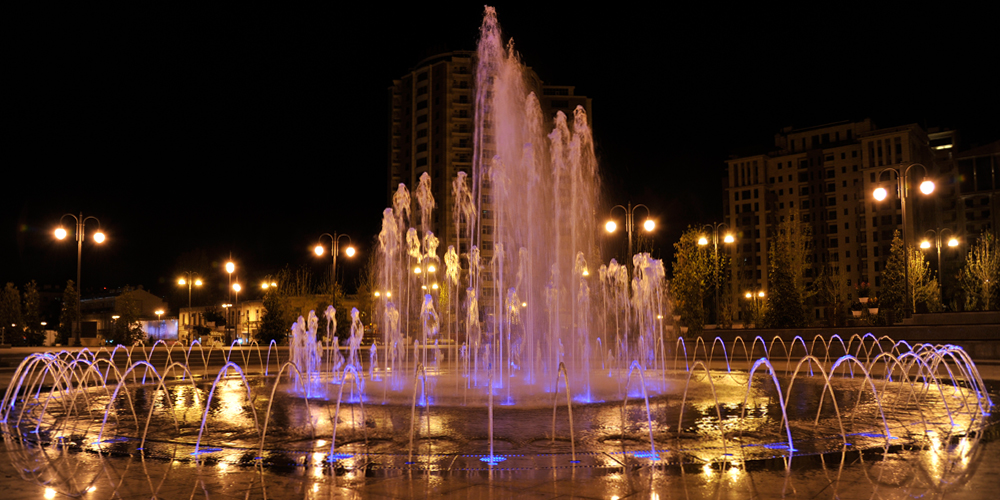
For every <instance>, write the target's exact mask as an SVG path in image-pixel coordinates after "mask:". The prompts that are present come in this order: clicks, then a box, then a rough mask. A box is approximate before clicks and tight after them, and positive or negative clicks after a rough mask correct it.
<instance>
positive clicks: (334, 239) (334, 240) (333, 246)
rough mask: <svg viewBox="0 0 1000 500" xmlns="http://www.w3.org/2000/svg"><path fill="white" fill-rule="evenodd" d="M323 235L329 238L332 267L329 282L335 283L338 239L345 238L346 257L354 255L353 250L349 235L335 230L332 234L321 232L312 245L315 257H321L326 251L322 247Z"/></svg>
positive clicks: (338, 251) (338, 252)
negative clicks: (313, 245)
mask: <svg viewBox="0 0 1000 500" xmlns="http://www.w3.org/2000/svg"><path fill="white" fill-rule="evenodd" d="M324 236H326V237H327V238H330V255H332V256H333V267H331V268H330V284H331V285H335V284H336V283H337V255H339V254H340V239H341V238H347V248H345V249H344V253H345V254H347V256H348V257H354V253H355V250H354V246H353V245H351V237H350V236H349V235H346V234H339V235H338V234H337V233H336V232H334V233H333V234H330V233H323V234H321V235H319V239H318V240H317V241H316V246H315V247H313V252H315V253H316V256H317V257H322V256H323V253H324V252H326V249H325V248H323V237H324Z"/></svg>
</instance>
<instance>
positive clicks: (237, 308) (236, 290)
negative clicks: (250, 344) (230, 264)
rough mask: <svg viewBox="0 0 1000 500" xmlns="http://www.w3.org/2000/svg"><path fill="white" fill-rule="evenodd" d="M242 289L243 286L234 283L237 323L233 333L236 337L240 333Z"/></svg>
mask: <svg viewBox="0 0 1000 500" xmlns="http://www.w3.org/2000/svg"><path fill="white" fill-rule="evenodd" d="M240 290H243V287H242V286H240V284H239V283H233V291H234V292H236V311H234V312H235V313H236V314H235V317H236V324H234V325H233V333H234V336H236V337H239V335H240V319H241V318H240V316H242V314H240Z"/></svg>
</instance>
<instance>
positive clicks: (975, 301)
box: [959, 233, 1000, 311]
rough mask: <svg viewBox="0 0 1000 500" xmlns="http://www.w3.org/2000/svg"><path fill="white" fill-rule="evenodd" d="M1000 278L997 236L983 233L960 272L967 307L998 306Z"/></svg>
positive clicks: (979, 308) (978, 308) (985, 307)
mask: <svg viewBox="0 0 1000 500" xmlns="http://www.w3.org/2000/svg"><path fill="white" fill-rule="evenodd" d="M998 280H1000V252H998V251H997V247H996V236H994V235H993V234H992V233H983V234H982V236H980V237H979V239H977V240H976V243H975V244H973V246H972V248H970V249H969V253H968V254H967V255H966V256H965V267H963V268H962V271H961V273H959V281H960V282H961V283H962V290H963V291H965V302H966V309H968V310H972V311H974V310H983V311H988V310H990V308H993V307H996V304H997V299H996V297H995V295H996V294H997V290H998V287H997V281H998Z"/></svg>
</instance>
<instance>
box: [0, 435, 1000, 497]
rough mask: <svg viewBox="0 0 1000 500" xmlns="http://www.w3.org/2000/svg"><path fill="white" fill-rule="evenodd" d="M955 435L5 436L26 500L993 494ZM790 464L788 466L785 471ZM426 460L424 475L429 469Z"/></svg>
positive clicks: (16, 490)
mask: <svg viewBox="0 0 1000 500" xmlns="http://www.w3.org/2000/svg"><path fill="white" fill-rule="evenodd" d="M974 441H975V440H974V439H972V440H970V439H968V438H966V439H961V440H958V441H957V442H955V443H938V444H936V445H934V446H932V447H931V448H930V449H924V450H914V449H906V448H904V447H892V448H890V450H889V453H883V450H881V449H878V450H869V451H867V452H864V453H859V452H847V453H828V454H825V455H807V456H795V457H794V458H793V459H792V461H791V463H790V464H788V462H786V459H784V458H779V459H772V460H765V461H750V462H739V461H735V460H734V461H733V462H731V463H728V464H727V463H724V462H719V463H715V464H704V465H698V464H689V465H685V466H679V465H666V466H657V465H653V462H650V461H649V460H647V459H645V458H643V457H639V456H632V454H619V455H615V454H613V453H589V454H581V456H578V458H579V459H580V463H579V464H570V463H568V460H567V456H566V455H565V454H538V455H530V456H525V455H521V456H516V455H511V456H509V457H508V459H507V460H505V461H504V462H503V463H502V466H494V467H491V466H490V465H489V464H487V463H484V462H481V461H479V460H478V456H472V455H440V456H426V457H423V460H425V462H423V463H421V464H418V465H417V466H415V467H414V466H407V465H405V464H404V461H405V459H406V457H405V454H399V455H371V456H366V457H354V458H353V459H351V460H345V461H340V462H337V463H336V464H334V465H333V466H330V465H329V464H327V463H326V462H324V461H323V458H325V455H324V454H322V453H316V457H313V458H315V459H312V460H309V459H307V460H305V461H303V463H302V464H301V465H297V466H280V467H279V466H262V465H261V464H260V463H259V462H251V463H246V464H243V465H240V464H237V463H232V462H229V461H226V460H221V459H218V458H215V457H212V456H211V454H206V455H203V456H199V457H191V456H190V455H189V454H187V453H184V454H183V455H181V454H178V455H177V456H175V457H173V458H164V457H157V458H149V457H146V456H145V455H144V454H143V453H140V452H133V454H132V455H131V456H112V455H108V454H107V453H94V452H91V451H74V450H72V449H71V448H70V447H62V446H41V447H39V446H35V445H32V444H30V443H25V442H18V441H17V439H16V436H15V437H12V436H10V435H9V434H7V435H6V436H5V438H4V447H3V451H2V452H0V477H2V478H3V485H4V493H3V495H2V497H3V498H4V499H9V500H14V499H21V498H31V499H38V498H64V497H65V496H71V497H82V498H123V499H129V498H236V497H239V498H426V497H435V498H525V497H529V498H555V497H562V496H566V497H586V498H605V499H611V498H626V497H632V498H672V497H681V498H778V497H788V498H840V499H850V498H944V497H947V498H992V497H993V493H995V489H996V478H997V477H998V476H997V475H998V474H1000V448H998V447H997V445H996V443H978V444H977V443H975V442H974ZM786 465H790V467H788V469H787V470H786ZM428 469H431V470H430V472H427V470H428Z"/></svg>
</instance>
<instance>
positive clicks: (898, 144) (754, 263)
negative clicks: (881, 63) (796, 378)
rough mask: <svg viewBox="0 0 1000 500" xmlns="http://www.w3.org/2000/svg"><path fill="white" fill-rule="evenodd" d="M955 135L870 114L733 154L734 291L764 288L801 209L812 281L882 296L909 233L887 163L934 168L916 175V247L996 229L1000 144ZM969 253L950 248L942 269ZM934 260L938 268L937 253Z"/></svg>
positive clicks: (912, 229)
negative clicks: (775, 246)
mask: <svg viewBox="0 0 1000 500" xmlns="http://www.w3.org/2000/svg"><path fill="white" fill-rule="evenodd" d="M956 138H957V135H956V134H955V133H954V131H947V130H946V131H934V132H932V133H931V134H928V133H927V132H925V131H924V130H923V129H922V128H921V127H920V126H918V125H916V124H911V125H903V126H898V127H891V128H884V129H880V128H877V127H876V126H875V125H874V124H873V123H872V122H871V120H867V119H866V120H862V121H857V122H850V121H845V122H838V123H831V124H826V125H820V126H816V127H809V128H803V129H793V128H791V127H788V128H784V129H782V130H781V131H780V132H778V133H777V134H775V137H774V145H775V147H776V149H774V150H771V151H769V152H766V153H762V154H759V155H753V156H744V157H738V158H735V157H734V158H731V159H729V160H728V161H727V162H726V174H725V182H724V184H725V189H724V191H725V201H724V202H723V210H724V213H725V222H726V224H727V225H728V226H729V228H730V229H731V230H732V232H733V233H734V235H735V236H736V242H735V243H734V244H733V245H732V246H731V247H729V248H728V249H727V251H729V252H730V256H731V257H732V264H731V273H732V274H731V277H732V279H731V286H732V290H731V292H732V293H733V297H736V298H737V299H736V300H739V298H741V297H743V295H744V294H745V292H747V291H753V292H756V291H760V290H763V291H765V293H766V291H767V273H768V247H769V245H770V243H771V240H772V239H773V235H774V230H775V228H776V226H777V225H778V224H780V223H781V222H783V221H785V220H786V218H791V217H793V216H795V214H798V217H799V221H798V222H800V223H801V225H803V226H809V227H810V228H811V231H812V236H813V246H812V248H811V251H810V252H809V253H808V255H807V261H808V263H809V268H808V269H807V270H806V274H805V277H804V278H805V279H806V281H807V284H812V281H813V280H814V279H815V278H817V277H819V276H820V275H821V274H823V273H825V274H826V275H828V276H840V277H842V278H844V279H845V283H846V285H847V286H848V297H847V299H848V300H852V299H856V298H857V296H856V293H855V292H854V288H855V287H856V286H857V285H858V283H861V282H864V283H868V284H869V285H870V286H871V288H872V293H873V295H876V296H877V294H878V291H879V289H880V288H881V287H882V271H883V270H884V268H885V264H886V261H887V259H888V257H889V248H890V244H891V241H892V236H893V233H894V232H895V231H896V230H902V229H903V227H902V226H903V219H904V217H903V213H902V207H901V204H900V200H899V199H898V197H897V196H896V195H895V192H896V189H895V186H896V183H895V174H892V173H891V172H886V171H885V170H886V169H887V168H895V169H901V170H902V169H906V168H907V167H908V166H909V165H911V164H913V163H919V164H921V165H923V166H924V167H925V168H926V172H925V171H924V169H921V168H920V167H914V168H913V169H911V170H910V174H909V178H908V179H909V182H910V188H909V190H908V193H909V194H908V196H907V198H906V203H907V205H906V212H907V213H906V217H905V219H906V231H905V233H906V238H907V241H908V243H909V244H911V245H915V244H917V242H918V241H919V240H920V239H921V238H922V237H923V236H924V234H925V232H927V231H928V230H937V229H942V230H943V229H947V230H948V231H951V232H952V234H955V235H957V236H960V237H961V238H962V241H963V248H966V249H967V248H968V247H967V244H968V243H969V242H970V241H971V240H972V239H974V238H976V237H977V236H978V233H979V232H980V231H995V230H996V223H995V217H996V215H995V214H996V211H997V207H996V206H995V204H996V197H995V196H994V194H995V193H996V190H997V188H998V186H997V184H998V179H997V177H996V175H997V169H998V166H1000V161H998V145H1000V142H996V143H993V144H991V145H988V146H985V147H982V148H976V149H972V150H969V151H965V152H961V153H957V152H955V151H956V149H957V148H956V144H955V141H956ZM925 175H926V176H927V177H928V178H930V179H933V180H934V181H935V182H936V184H937V188H936V190H935V192H934V193H933V194H932V195H930V196H923V195H921V194H920V193H919V191H918V189H917V185H918V184H919V182H920V180H922V179H923V177H924V176H925ZM879 186H881V187H885V188H886V189H887V190H888V191H889V193H890V195H889V197H888V198H887V199H886V200H885V201H882V202H877V201H876V200H875V199H874V198H873V197H872V195H871V193H872V192H873V190H874V189H875V188H876V187H879ZM944 232H945V233H947V231H944ZM721 250H722V249H721V246H720V251H721ZM945 254H947V255H945ZM928 257H931V256H930V255H929V256H928ZM935 257H936V256H935ZM962 258H964V251H953V252H947V251H945V252H942V261H943V263H942V267H943V268H945V269H946V270H947V269H950V268H953V267H954V265H953V264H952V263H951V261H956V259H957V260H960V259H962ZM929 260H930V262H931V265H932V268H933V269H936V268H937V264H936V258H929ZM944 274H945V277H946V279H947V274H948V273H947V272H946V273H944ZM946 283H947V281H946ZM810 312H811V319H812V320H813V321H817V320H823V319H825V314H826V311H824V310H823V308H822V307H820V306H819V304H817V305H815V306H814V307H812V308H811V311H810Z"/></svg>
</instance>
